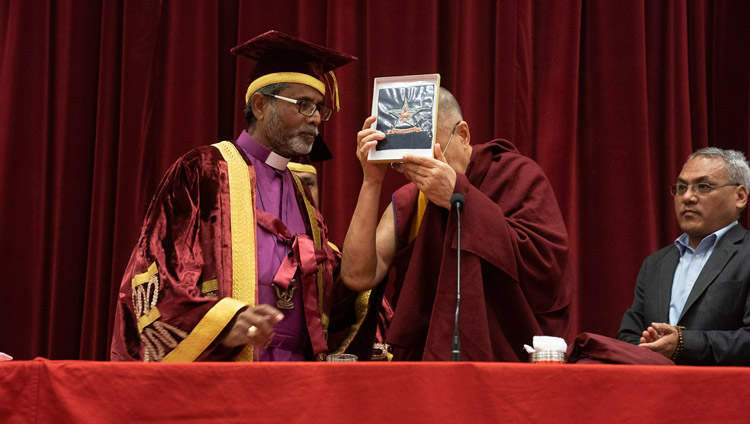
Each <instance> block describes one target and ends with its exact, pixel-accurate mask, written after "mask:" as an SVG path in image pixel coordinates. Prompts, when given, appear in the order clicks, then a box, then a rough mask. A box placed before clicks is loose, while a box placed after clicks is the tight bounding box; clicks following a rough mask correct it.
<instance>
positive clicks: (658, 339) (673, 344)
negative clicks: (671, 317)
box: [638, 322, 678, 359]
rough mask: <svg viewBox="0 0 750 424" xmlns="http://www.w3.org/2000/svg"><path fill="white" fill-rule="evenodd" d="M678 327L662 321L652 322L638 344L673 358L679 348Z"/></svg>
mask: <svg viewBox="0 0 750 424" xmlns="http://www.w3.org/2000/svg"><path fill="white" fill-rule="evenodd" d="M677 341H678V340H677V327H675V326H674V325H669V324H665V323H662V322H652V323H651V326H650V327H648V328H647V329H646V330H645V331H644V332H643V335H642V336H641V343H640V344H639V345H638V346H641V347H645V348H647V349H651V350H653V351H654V352H656V353H658V354H660V355H662V356H664V357H666V358H668V359H672V354H673V353H674V351H675V350H676V349H677Z"/></svg>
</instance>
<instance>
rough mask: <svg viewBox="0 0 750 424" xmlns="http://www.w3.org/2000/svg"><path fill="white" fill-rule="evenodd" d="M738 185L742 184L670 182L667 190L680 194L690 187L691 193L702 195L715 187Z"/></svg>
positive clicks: (676, 194)
mask: <svg viewBox="0 0 750 424" xmlns="http://www.w3.org/2000/svg"><path fill="white" fill-rule="evenodd" d="M739 185H742V184H735V183H730V184H722V185H714V184H709V183H698V184H685V183H677V184H672V185H671V186H670V187H669V192H670V193H671V194H672V196H682V195H684V194H685V193H687V190H688V187H690V191H692V192H693V194H695V195H698V196H702V195H706V194H708V193H711V192H712V191H714V190H716V189H717V188H721V187H729V186H733V187H737V186H739Z"/></svg>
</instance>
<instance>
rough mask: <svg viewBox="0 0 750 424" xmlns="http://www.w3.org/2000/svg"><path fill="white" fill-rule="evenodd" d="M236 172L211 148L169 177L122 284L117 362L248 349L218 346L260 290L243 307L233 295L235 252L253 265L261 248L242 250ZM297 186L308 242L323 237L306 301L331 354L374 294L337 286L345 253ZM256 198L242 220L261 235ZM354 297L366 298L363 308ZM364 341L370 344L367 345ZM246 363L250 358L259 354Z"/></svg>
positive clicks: (226, 355) (220, 355)
mask: <svg viewBox="0 0 750 424" xmlns="http://www.w3.org/2000/svg"><path fill="white" fill-rule="evenodd" d="M232 149H234V147H232ZM234 152H236V153H233V154H238V155H240V156H241V159H240V158H239V157H237V158H236V159H237V160H239V162H240V167H243V168H244V169H243V171H244V172H245V175H247V172H248V171H249V176H250V180H249V184H248V185H247V186H246V187H244V188H246V189H247V190H248V191H249V192H254V187H255V174H254V171H253V167H252V166H251V165H250V162H249V159H248V158H247V157H246V156H245V154H244V152H242V149H236V150H235V151H234ZM235 164H236V162H235ZM229 168H230V165H229V164H228V162H227V160H225V159H224V157H223V156H222V153H221V152H220V150H219V149H217V148H216V147H214V146H203V147H199V148H197V149H194V150H192V151H190V152H188V153H187V154H185V155H184V156H183V157H181V158H180V159H179V160H178V161H177V162H175V164H173V165H172V167H171V168H170V170H169V171H168V172H167V174H166V175H165V177H164V178H163V179H162V181H161V183H160V185H159V188H158V190H157V193H156V194H155V196H154V198H153V200H152V202H151V205H150V206H149V210H148V212H147V214H146V219H145V221H144V224H143V227H142V228H141V234H140V237H139V239H138V244H137V246H136V247H135V249H134V250H133V253H132V255H131V258H130V262H129V263H128V266H127V268H126V270H125V275H124V277H123V280H122V285H121V289H120V295H119V298H118V302H117V312H116V316H115V327H114V335H113V340H112V351H111V358H112V359H113V360H149V361H160V360H175V361H184V360H228V359H232V358H235V357H237V355H238V354H239V355H240V357H241V358H242V357H243V355H242V354H241V353H240V352H241V351H242V353H244V352H247V349H245V350H244V351H243V349H242V348H238V349H232V350H230V349H226V348H223V347H221V346H220V345H219V343H218V340H219V339H220V338H221V337H222V336H223V334H224V332H225V331H226V330H227V329H228V328H229V327H230V325H231V322H232V320H233V318H234V316H235V315H236V314H237V313H238V312H240V311H242V310H243V309H244V308H246V307H247V306H248V305H253V304H255V303H256V302H257V292H255V294H254V295H250V296H249V297H252V298H250V299H245V300H241V299H239V298H238V296H239V293H233V279H235V278H239V277H238V276H236V275H233V274H235V273H237V267H236V266H234V264H233V249H242V250H245V251H247V252H249V253H248V254H247V255H246V256H245V257H246V258H249V263H250V266H251V267H252V266H254V261H255V254H254V250H253V249H255V248H257V247H258V246H255V245H254V244H253V243H245V244H240V243H239V242H238V240H240V237H238V236H237V234H238V230H235V231H233V228H232V222H237V221H233V220H232V211H236V210H237V209H236V207H237V205H234V208H233V207H232V206H233V205H231V204H230V203H231V202H230V175H229V174H230V173H229V171H228V169H229ZM234 169H237V167H235V168H234ZM296 182H297V184H296V185H295V188H296V195H297V200H298V204H299V205H300V210H301V212H302V215H303V217H304V218H305V225H306V227H307V235H308V236H309V237H310V238H311V239H315V245H316V249H315V250H316V252H315V253H316V257H317V262H318V266H317V270H315V269H314V271H313V272H312V273H310V274H308V275H311V276H312V277H311V278H313V287H314V288H313V289H312V290H309V291H308V293H307V295H309V296H312V301H313V304H317V311H314V312H313V314H314V315H316V316H314V317H312V318H313V319H317V320H318V321H317V322H318V323H319V322H321V321H322V323H323V327H322V334H320V335H319V336H320V337H323V338H324V339H325V340H324V343H326V344H327V347H325V346H324V348H323V349H324V350H325V349H326V348H327V350H328V351H329V352H330V351H334V350H336V349H337V348H342V349H343V347H345V346H346V345H348V344H349V343H350V342H352V337H353V336H354V334H355V333H356V331H357V329H359V328H360V326H361V324H362V322H361V319H359V318H362V317H363V316H364V314H365V313H366V308H367V295H368V294H365V295H364V296H362V295H360V296H356V294H355V293H353V292H351V291H349V290H347V289H345V288H344V287H343V284H341V283H339V282H337V279H336V278H335V274H337V272H338V270H337V268H338V264H339V259H340V254H339V253H338V252H336V251H335V250H334V249H333V248H332V247H331V246H330V245H329V244H328V243H327V239H326V231H325V225H324V224H323V221H322V217H321V216H320V214H319V213H318V211H317V210H316V209H315V208H314V207H312V206H311V204H310V201H309V199H310V198H311V196H310V195H309V190H307V189H306V188H303V185H302V184H300V183H299V181H296ZM234 190H237V188H236V187H235V188H234ZM302 190H304V191H305V193H303V192H302ZM254 201H255V199H254V196H251V197H250V203H248V205H249V208H248V209H247V210H241V211H240V212H241V214H237V215H238V216H239V215H242V217H241V218H242V220H244V221H246V220H247V219H251V220H253V221H249V222H253V225H252V226H250V229H251V231H252V233H253V234H254V233H255V231H256V228H255V225H257V224H258V222H257V219H256V218H257V217H256V216H255V209H254V207H253V204H254ZM237 218H238V217H237V216H235V219H237ZM238 228H239V227H238ZM234 238H236V239H237V240H234ZM253 284H255V281H253ZM246 297H247V296H246ZM355 297H357V300H358V301H359V304H358V305H357V306H358V307H359V310H357V311H355ZM362 302H364V305H362ZM362 306H364V308H365V310H364V311H362ZM295 307H302V305H297V306H295ZM308 312H309V311H307V308H306V313H308ZM308 315H309V314H308ZM309 322H311V319H310V317H309V316H308V323H309ZM373 322H374V321H373ZM317 328H318V329H320V325H318V326H317ZM310 331H313V330H312V329H311V330H310ZM311 334H312V333H311ZM350 336H351V337H350ZM358 344H359V345H361V346H367V345H368V343H367V342H365V341H360V342H359V343H358ZM369 345H370V346H371V342H369ZM315 353H318V352H315ZM352 353H360V352H352ZM255 356H256V357H257V352H256V354H255ZM310 357H312V349H311V352H310ZM316 357H317V358H318V359H321V358H322V356H321V355H316ZM361 357H362V358H363V359H364V358H367V357H369V351H367V352H362V353H361ZM243 359H245V360H250V359H252V351H250V354H249V355H245V356H244V358H243Z"/></svg>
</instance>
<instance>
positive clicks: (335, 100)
mask: <svg viewBox="0 0 750 424" xmlns="http://www.w3.org/2000/svg"><path fill="white" fill-rule="evenodd" d="M328 73H329V74H331V79H332V80H333V89H332V90H331V100H333V103H334V104H335V105H336V112H338V111H340V110H341V105H340V104H339V83H338V81H336V75H335V74H334V73H333V71H328ZM326 81H328V78H326Z"/></svg>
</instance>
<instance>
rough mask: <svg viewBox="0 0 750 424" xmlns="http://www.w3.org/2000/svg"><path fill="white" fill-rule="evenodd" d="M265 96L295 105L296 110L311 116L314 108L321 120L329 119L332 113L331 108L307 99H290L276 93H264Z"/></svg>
mask: <svg viewBox="0 0 750 424" xmlns="http://www.w3.org/2000/svg"><path fill="white" fill-rule="evenodd" d="M266 96H267V97H273V98H275V99H279V100H283V101H285V102H289V103H292V104H295V105H297V110H298V111H299V113H301V114H303V115H305V116H313V114H314V113H315V111H316V110H317V111H320V120H321V121H327V120H329V119H331V114H332V113H333V110H331V108H329V107H327V106H324V105H322V104H316V103H313V102H311V101H309V100H304V99H302V100H297V99H290V98H289V97H284V96H279V95H278V94H266Z"/></svg>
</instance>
